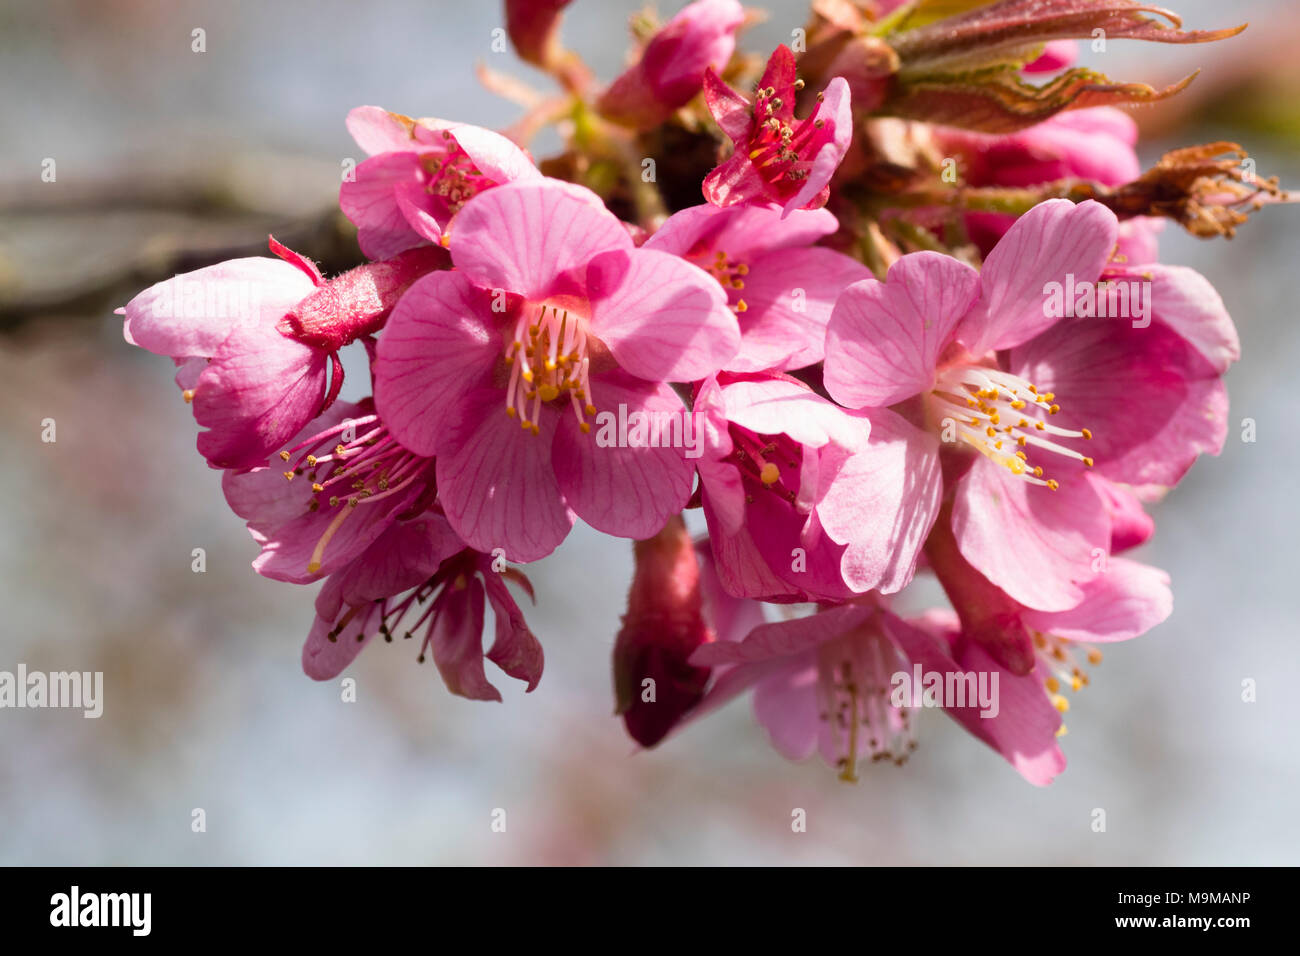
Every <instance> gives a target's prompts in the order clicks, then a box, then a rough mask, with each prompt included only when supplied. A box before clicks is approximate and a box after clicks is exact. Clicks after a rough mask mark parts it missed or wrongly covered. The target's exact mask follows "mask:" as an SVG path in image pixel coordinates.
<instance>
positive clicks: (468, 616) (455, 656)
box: [429, 577, 501, 701]
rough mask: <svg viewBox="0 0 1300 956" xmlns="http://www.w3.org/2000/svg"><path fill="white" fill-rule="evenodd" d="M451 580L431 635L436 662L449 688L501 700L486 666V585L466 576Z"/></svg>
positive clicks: (477, 697) (476, 697) (472, 697)
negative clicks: (460, 580)
mask: <svg viewBox="0 0 1300 956" xmlns="http://www.w3.org/2000/svg"><path fill="white" fill-rule="evenodd" d="M463 582H464V583H463V586H456V584H455V583H450V584H448V585H447V587H446V588H444V589H443V591H442V593H441V594H439V595H438V597H437V598H436V599H435V600H436V602H437V605H438V610H437V614H436V615H435V616H434V619H433V629H432V632H431V634H430V641H429V643H430V646H431V648H432V651H433V662H434V664H436V665H437V667H438V673H440V674H441V675H442V681H443V683H444V684H446V685H447V690H449V691H451V692H452V693H453V694H458V695H459V696H461V697H468V698H469V699H470V700H496V701H499V700H501V692H500V691H499V690H497V689H496V688H495V687H493V686H492V684H491V683H489V681H488V679H487V674H486V673H485V672H484V669H483V585H482V584H481V583H480V582H479V579H478V578H477V577H466V578H464V579H463Z"/></svg>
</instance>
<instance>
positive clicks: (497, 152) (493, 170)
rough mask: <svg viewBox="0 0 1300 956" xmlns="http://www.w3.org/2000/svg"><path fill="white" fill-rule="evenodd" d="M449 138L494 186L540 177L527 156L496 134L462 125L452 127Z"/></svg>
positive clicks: (476, 127) (488, 130)
mask: <svg viewBox="0 0 1300 956" xmlns="http://www.w3.org/2000/svg"><path fill="white" fill-rule="evenodd" d="M451 135H452V138H453V139H454V140H456V142H457V143H458V144H459V145H460V148H461V149H463V150H464V151H465V155H466V156H468V157H469V159H470V162H472V163H473V164H474V166H475V168H477V169H478V171H479V172H481V173H482V174H483V175H484V176H485V177H487V178H488V179H489V180H491V181H492V182H494V183H498V184H500V183H512V182H514V181H515V180H518V179H538V178H540V177H541V175H542V174H541V173H540V172H539V171H538V169H537V167H536V166H534V165H533V161H532V160H531V159H529V158H528V154H527V153H525V152H524V151H523V150H522V149H520V148H519V147H518V146H516V145H515V144H514V143H513V142H511V141H510V140H509V139H507V138H506V137H504V136H502V135H501V134H500V133H494V132H493V131H492V130H490V129H483V128H482V127H481V126H469V125H465V126H456V127H453V128H452V130H451Z"/></svg>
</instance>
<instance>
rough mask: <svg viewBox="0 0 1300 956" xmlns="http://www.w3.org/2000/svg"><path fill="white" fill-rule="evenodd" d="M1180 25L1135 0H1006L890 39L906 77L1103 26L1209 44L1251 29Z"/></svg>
mask: <svg viewBox="0 0 1300 956" xmlns="http://www.w3.org/2000/svg"><path fill="white" fill-rule="evenodd" d="M1146 13H1152V14H1155V15H1156V16H1159V17H1163V18H1164V19H1166V20H1168V21H1169V24H1165V23H1161V22H1160V21H1159V20H1153V19H1151V18H1150V17H1147V16H1144V15H1143V14H1146ZM1181 26H1182V21H1181V20H1180V19H1179V18H1178V16H1177V15H1176V14H1174V13H1171V12H1169V11H1168V10H1164V9H1162V8H1160V7H1156V6H1151V5H1149V4H1144V3H1135V2H1132V0H1100V2H1098V0H1048V2H1044V0H1001V2H999V3H994V4H990V5H987V6H981V7H978V8H976V9H974V10H970V11H968V12H966V13H963V14H960V15H958V16H952V17H947V18H944V19H941V20H936V21H934V22H933V23H929V24H927V25H926V26H923V27H918V28H909V29H904V30H902V31H901V32H895V33H892V34H891V35H890V36H889V43H890V46H892V47H893V48H894V49H895V50H896V51H897V52H898V55H899V56H900V57H901V58H902V60H903V73H904V75H905V76H906V75H911V74H915V73H918V72H921V71H931V70H934V69H935V68H937V67H942V66H943V65H944V64H952V63H954V62H957V61H961V62H963V63H986V62H989V61H990V60H992V59H997V58H998V57H999V55H1000V54H1004V53H1005V52H1006V51H1008V50H1021V49H1025V48H1027V47H1029V46H1032V45H1034V44H1038V43H1045V42H1047V41H1049V40H1068V39H1087V38H1090V37H1092V36H1094V35H1095V34H1094V32H1093V31H1094V30H1102V31H1104V35H1105V37H1106V39H1108V40H1115V39H1121V38H1123V39H1130V40H1150V41H1153V42H1157V43H1208V42H1211V41H1214V40H1222V39H1226V38H1227V37H1231V36H1235V35H1236V34H1238V33H1240V32H1241V31H1242V30H1244V29H1246V25H1245V24H1242V25H1241V26H1237V27H1231V28H1228V29H1224V30H1182V29H1179V28H1180V27H1181Z"/></svg>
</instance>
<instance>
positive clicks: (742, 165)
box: [701, 151, 767, 206]
mask: <svg viewBox="0 0 1300 956" xmlns="http://www.w3.org/2000/svg"><path fill="white" fill-rule="evenodd" d="M701 189H702V190H703V192H704V198H705V199H707V200H708V201H709V202H710V203H712V204H713V205H715V206H735V205H739V204H741V203H765V202H767V183H766V182H764V180H763V177H762V176H760V175H759V174H758V170H757V169H755V168H754V164H753V163H752V162H750V160H749V156H748V155H746V154H745V153H744V152H743V151H737V152H735V153H733V154H732V155H731V156H729V157H728V158H727V159H725V160H723V161H722V162H721V163H719V164H718V165H717V166H715V167H714V168H713V170H712V171H711V172H710V173H709V174H708V175H707V176H705V177H704V183H703V185H702V187H701Z"/></svg>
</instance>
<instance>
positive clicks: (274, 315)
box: [123, 256, 315, 359]
mask: <svg viewBox="0 0 1300 956" xmlns="http://www.w3.org/2000/svg"><path fill="white" fill-rule="evenodd" d="M314 289H315V285H314V284H313V283H312V281H311V280H310V279H309V278H307V276H305V275H304V274H303V273H302V272H300V271H299V270H298V269H296V268H295V267H294V266H292V265H290V264H289V263H287V262H284V261H283V260H281V259H271V258H268V257H265V256H251V257H249V258H246V259H230V260H228V261H226V262H219V263H217V264H216V265H211V266H206V267H205V268H202V269H196V270H195V271H193V272H186V273H183V274H182V275H178V276H173V277H172V278H170V279H168V280H166V281H165V282H158V283H155V284H154V285H151V286H150V287H149V288H147V289H145V290H144V291H143V292H141V293H140V294H139V295H137V296H136V297H135V298H133V299H132V300H131V301H130V302H128V303H127V304H126V308H125V309H124V313H125V316H126V319H125V324H124V326H123V334H124V336H125V337H126V340H127V341H128V342H130V343H131V344H132V345H138V346H139V347H140V348H142V349H147V350H149V351H150V352H153V353H154V354H156V355H167V356H170V357H171V358H174V359H186V358H191V357H195V356H197V357H202V358H210V357H211V356H213V355H215V354H216V353H217V349H218V348H220V347H221V343H222V342H224V341H225V340H226V337H227V336H229V335H230V333H231V332H232V331H234V330H235V329H237V328H242V329H249V328H267V329H271V328H274V327H275V325H276V323H278V322H279V321H280V320H281V319H282V318H284V315H285V313H286V312H288V311H289V310H290V309H292V308H293V307H294V306H295V305H297V304H298V303H299V302H301V301H302V300H303V299H304V298H306V297H307V296H308V295H310V294H311V293H312V291H313V290H314Z"/></svg>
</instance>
